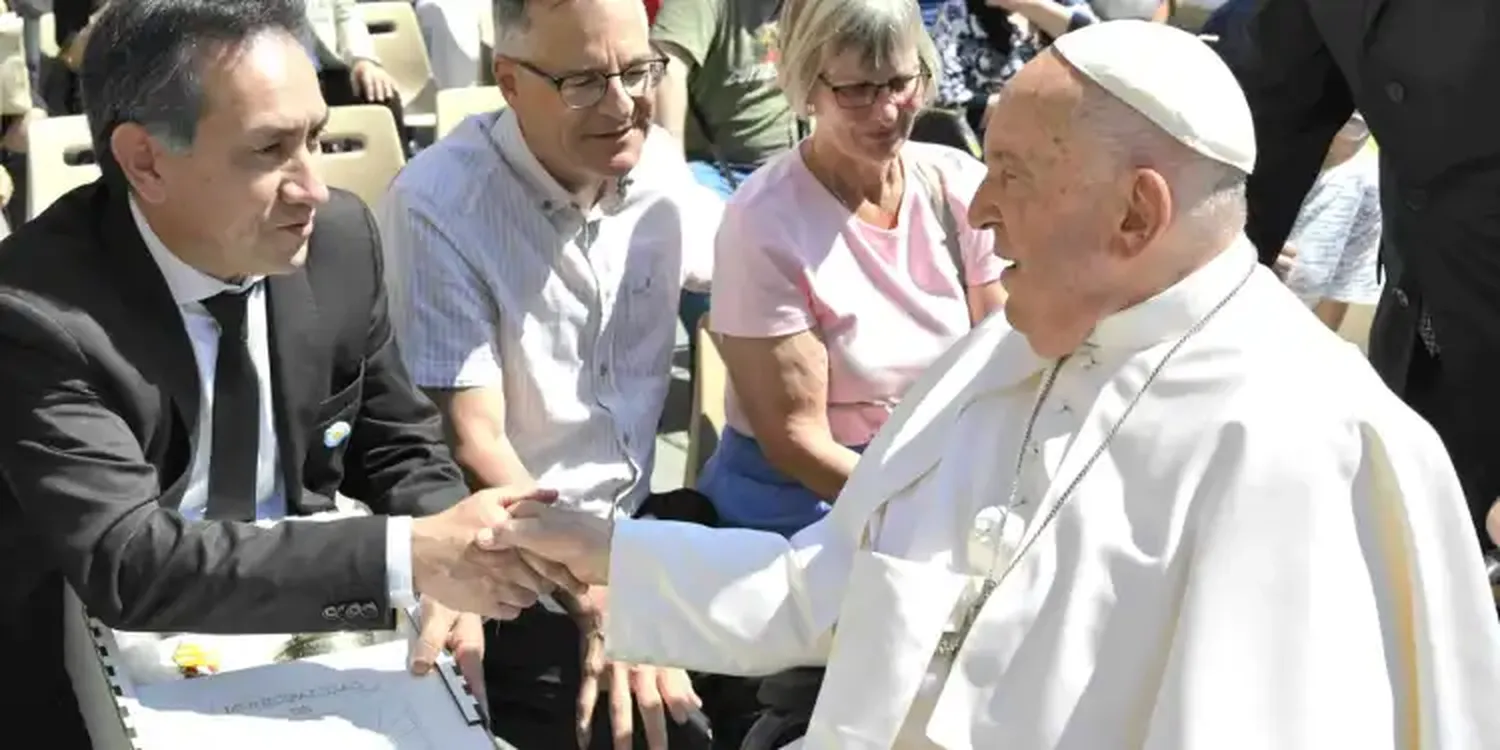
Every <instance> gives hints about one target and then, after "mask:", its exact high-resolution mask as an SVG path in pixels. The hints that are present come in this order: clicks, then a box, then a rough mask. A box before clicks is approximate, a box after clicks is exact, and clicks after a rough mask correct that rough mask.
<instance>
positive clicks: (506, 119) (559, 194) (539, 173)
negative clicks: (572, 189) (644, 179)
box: [490, 107, 631, 221]
mask: <svg viewBox="0 0 1500 750" xmlns="http://www.w3.org/2000/svg"><path fill="white" fill-rule="evenodd" d="M490 138H491V140H493V141H494V142H495V146H496V147H497V148H499V149H500V153H501V154H502V155H503V156H504V157H505V160H506V161H507V162H509V163H510V166H511V168H512V169H514V170H515V171H516V172H517V173H518V174H519V175H520V176H521V178H522V179H523V180H525V181H526V182H528V183H530V185H531V187H532V189H533V192H534V193H535V197H536V199H537V205H538V207H540V208H541V210H542V213H544V214H546V215H547V217H548V218H549V219H552V220H554V221H556V220H558V219H559V218H563V217H565V216H566V215H568V214H577V215H581V216H583V218H584V219H585V220H587V221H596V220H598V219H600V218H602V217H603V216H605V215H608V214H612V213H614V212H615V211H617V210H619V208H620V207H621V205H623V203H624V201H625V195H626V191H627V190H629V188H630V183H631V178H630V176H629V175H626V176H624V177H621V178H619V179H618V180H615V181H614V182H611V183H606V185H605V192H604V195H603V196H602V197H601V198H600V199H599V201H598V202H597V203H595V204H594V205H592V206H580V205H578V203H577V202H576V201H575V200H574V199H573V194H572V193H569V192H568V191H567V190H566V189H564V188H563V186H562V185H560V184H558V182H557V179H556V178H554V177H553V176H552V175H551V174H549V173H548V172H547V169H546V168H545V167H543V166H542V163H541V162H540V161H538V160H537V158H536V154H534V153H533V152H532V151H531V147H530V146H528V145H526V137H525V135H523V134H522V133H521V121H520V119H519V118H517V117H516V113H515V110H513V109H511V108H509V107H506V108H505V109H503V110H501V111H500V116H499V117H497V118H496V119H495V124H494V125H493V126H492V127H491V128H490Z"/></svg>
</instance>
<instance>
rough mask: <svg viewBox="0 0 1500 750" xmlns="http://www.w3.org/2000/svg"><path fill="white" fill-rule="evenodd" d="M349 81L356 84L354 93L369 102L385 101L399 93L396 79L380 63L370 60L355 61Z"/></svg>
mask: <svg viewBox="0 0 1500 750" xmlns="http://www.w3.org/2000/svg"><path fill="white" fill-rule="evenodd" d="M349 81H350V83H352V84H353V85H354V93H355V94H356V95H358V96H359V97H361V98H363V99H364V100H365V101H367V102H383V101H386V100H387V99H394V98H395V97H396V96H397V95H398V94H397V93H396V79H395V78H394V77H393V76H391V74H390V73H389V72H387V71H386V69H385V68H382V67H380V65H379V64H378V63H374V62H371V61H369V60H360V61H359V62H356V63H354V67H353V68H352V69H350V71H349ZM396 124H397V125H400V124H401V123H396Z"/></svg>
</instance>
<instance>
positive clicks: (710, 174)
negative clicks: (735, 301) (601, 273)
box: [677, 161, 755, 354]
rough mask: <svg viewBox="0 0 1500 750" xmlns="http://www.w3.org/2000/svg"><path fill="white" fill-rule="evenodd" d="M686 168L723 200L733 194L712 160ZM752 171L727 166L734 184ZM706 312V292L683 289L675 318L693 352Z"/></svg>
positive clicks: (747, 168) (743, 179)
mask: <svg viewBox="0 0 1500 750" xmlns="http://www.w3.org/2000/svg"><path fill="white" fill-rule="evenodd" d="M688 168H689V169H691V170H693V177H694V178H695V179H697V180H698V184H699V185H702V186H704V187H706V188H708V189H710V190H712V191H714V192H715V193H718V194H719V195H720V196H721V197H722V198H724V200H729V196H731V195H733V194H734V186H732V185H730V184H729V180H727V179H725V177H724V173H723V172H721V171H719V167H718V165H716V164H715V163H714V162H711V161H690V162H688ZM753 171H755V168H754V167H750V166H733V167H730V168H729V172H730V174H732V175H733V176H734V181H735V184H736V185H738V184H739V183H742V182H744V181H745V178H746V177H749V176H750V173H751V172H753ZM707 313H708V295H707V294H702V293H700V292H689V291H687V290H683V292H682V296H681V297H680V298H679V300H678V303H677V319H678V320H680V321H682V327H683V328H684V329H686V330H687V333H688V340H689V341H692V342H693V348H694V350H695V354H696V347H697V342H696V340H695V338H694V336H693V334H694V333H695V332H696V331H697V330H698V320H699V319H700V318H702V317H703V316H704V315H705V314H707Z"/></svg>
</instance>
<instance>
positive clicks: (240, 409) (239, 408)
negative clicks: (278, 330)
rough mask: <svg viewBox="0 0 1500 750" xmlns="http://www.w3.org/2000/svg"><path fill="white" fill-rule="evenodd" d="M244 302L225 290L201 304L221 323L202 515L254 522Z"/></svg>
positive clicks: (254, 441) (254, 410)
mask: <svg viewBox="0 0 1500 750" xmlns="http://www.w3.org/2000/svg"><path fill="white" fill-rule="evenodd" d="M245 298H246V295H245V294H244V293H243V292H238V293H236V292H223V293H220V294H217V295H215V296H213V297H210V298H208V299H206V300H204V301H203V306H204V307H206V308H208V312H209V313H210V314H212V315H213V316H214V319H215V320H217V321H219V355H218V362H217V364H215V365H214V414H213V444H212V446H211V447H210V450H211V451H212V452H211V453H210V454H209V462H208V507H207V508H206V509H205V511H204V514H203V515H204V517H205V518H207V519H210V520H214V521H254V520H255V468H256V464H257V462H258V461H259V458H260V385H259V378H258V377H257V376H256V374H255V363H254V362H253V361H252V360H251V359H250V345H249V341H248V338H247V336H246V334H245Z"/></svg>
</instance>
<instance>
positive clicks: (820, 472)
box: [719, 331, 859, 500]
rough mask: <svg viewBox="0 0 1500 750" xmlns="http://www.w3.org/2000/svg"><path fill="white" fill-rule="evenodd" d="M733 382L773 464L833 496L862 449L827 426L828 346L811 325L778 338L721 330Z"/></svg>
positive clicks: (721, 348)
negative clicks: (843, 441) (835, 436)
mask: <svg viewBox="0 0 1500 750" xmlns="http://www.w3.org/2000/svg"><path fill="white" fill-rule="evenodd" d="M719 352H720V354H721V355H722V356H723V358H724V366H725V369H726V370H727V371H728V373H729V380H730V384H731V385H732V386H733V388H734V393H735V396H736V397H738V399H739V403H740V407H741V408H742V410H743V411H744V413H745V416H746V417H747V418H748V419H749V420H750V428H751V430H753V431H754V432H755V439H756V441H757V442H759V443H760V447H761V450H762V451H764V452H765V455H766V458H767V459H768V460H770V462H771V465H773V466H775V467H776V468H777V469H779V470H780V471H781V472H782V473H784V474H786V475H787V476H789V477H791V478H793V479H796V480H797V481H799V482H801V483H802V484H803V486H805V487H807V488H808V489H810V490H812V491H813V492H815V493H817V494H818V496H820V497H823V498H827V499H829V500H832V499H833V498H835V497H837V496H838V494H839V491H841V490H842V489H843V488H844V482H845V481H847V480H848V479H849V474H850V473H851V472H853V471H854V464H855V462H856V461H858V460H859V455H858V454H857V453H855V452H854V451H852V450H850V449H848V448H846V447H844V446H842V445H839V444H838V443H837V442H836V441H834V439H833V432H832V430H831V429H830V428H829V426H828V350H827V349H826V348H825V347H824V346H823V342H822V341H819V340H818V337H817V335H816V334H814V333H813V332H812V331H803V332H801V333H794V334H791V335H789V336H778V337H775V338H740V337H737V336H721V337H720V341H719Z"/></svg>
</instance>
